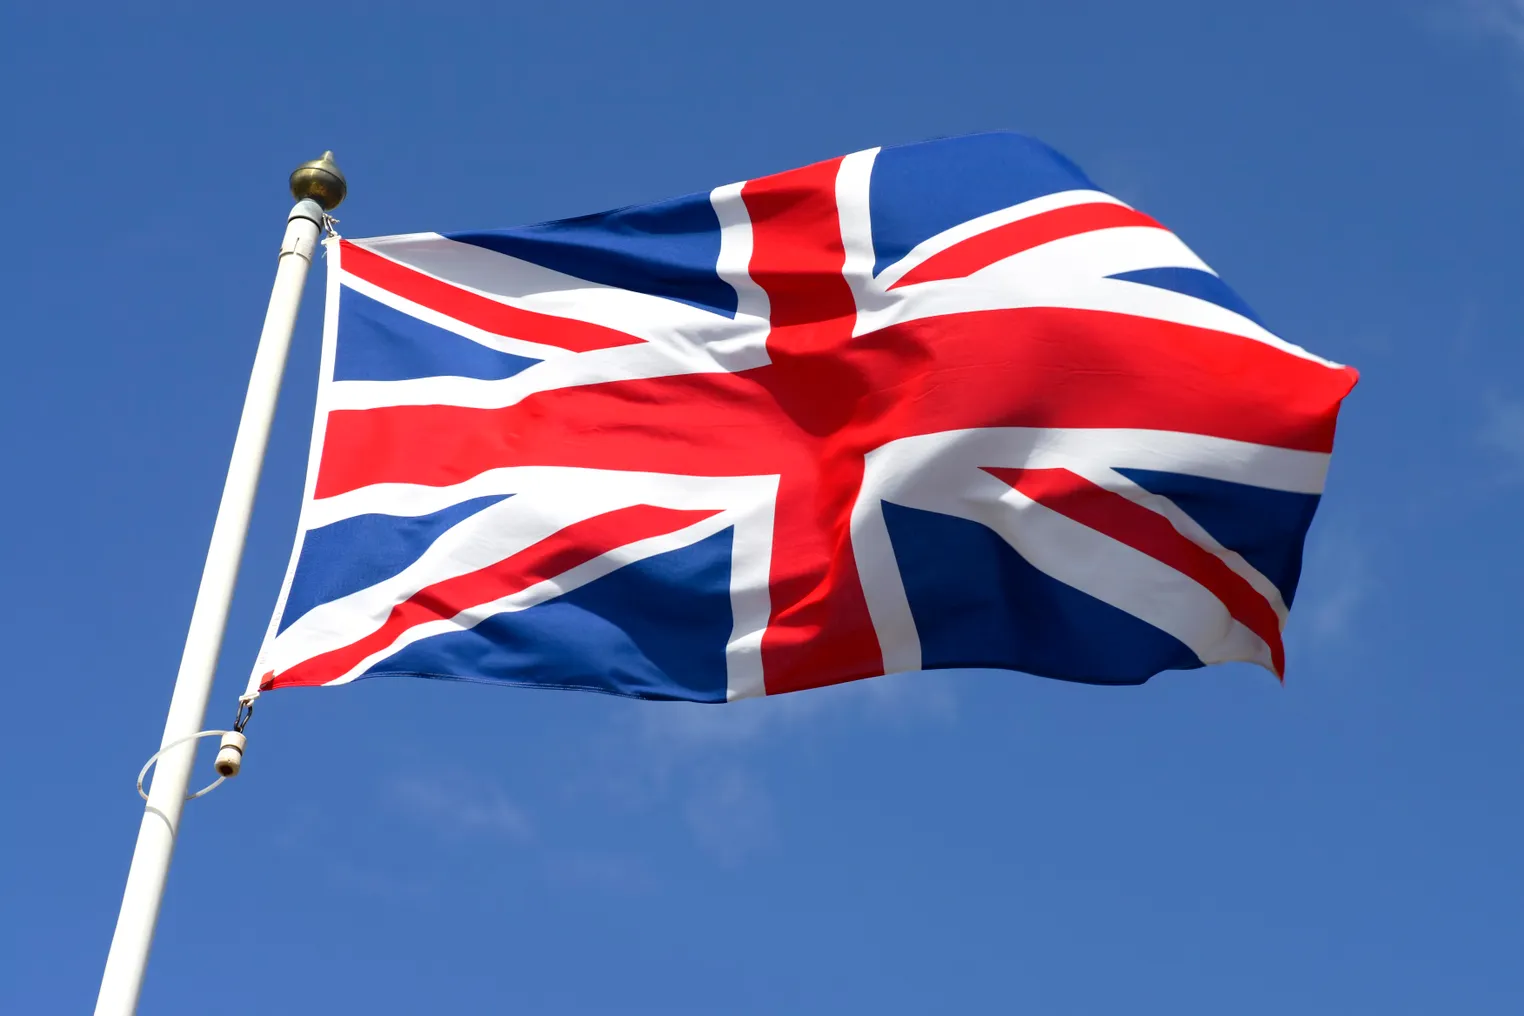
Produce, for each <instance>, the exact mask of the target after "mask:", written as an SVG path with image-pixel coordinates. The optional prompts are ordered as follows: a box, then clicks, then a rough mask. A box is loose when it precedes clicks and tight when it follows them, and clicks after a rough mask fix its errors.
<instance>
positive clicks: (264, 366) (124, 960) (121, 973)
mask: <svg viewBox="0 0 1524 1016" xmlns="http://www.w3.org/2000/svg"><path fill="white" fill-rule="evenodd" d="M345 189H346V185H345V181H344V175H343V174H342V173H341V172H339V167H338V166H336V165H334V163H333V153H332V152H325V153H324V154H323V158H322V159H315V160H313V161H312V162H307V163H303V164H302V165H301V166H299V167H297V169H296V172H294V173H292V174H291V193H292V195H293V196H294V197H295V198H296V199H297V202H296V206H295V207H294V208H292V209H291V214H290V215H289V216H288V217H287V219H286V238H285V240H284V241H283V242H282V243H281V247H280V262H279V265H278V267H277V268H276V270H275V288H274V289H273V290H272V291H271V293H270V305H269V308H268V309H267V310H266V311H265V325H264V329H263V330H262V331H261V332H260V333H259V348H258V351H257V352H256V353H255V354H254V370H253V372H252V374H251V375H250V377H249V391H248V394H247V395H246V396H245V398H244V403H243V416H242V417H241V418H240V419H239V421H238V436H237V438H235V439H234V441H233V457H232V461H231V462H229V463H228V475H227V482H226V483H225V484H224V485H223V488H222V502H221V504H219V505H218V506H217V521H216V524H215V525H213V527H212V542H211V546H210V547H209V548H208V550H207V554H206V566H205V567H204V568H203V569H202V572H201V587H200V589H198V590H197V592H196V606H195V609H194V610H192V612H191V621H190V630H189V632H187V634H186V636H185V651H184V653H183V654H182V655H181V657H180V672H179V675H178V676H177V677H176V678H175V690H174V695H173V696H172V697H171V699H170V702H169V716H168V717H167V718H166V719H165V721H164V737H163V739H162V740H161V741H160V747H161V748H162V747H163V746H164V745H167V744H170V743H171V742H173V741H175V740H177V739H179V738H184V737H188V736H189V735H192V734H195V733H196V732H197V731H199V730H200V729H201V724H202V722H203V720H204V719H205V717H206V703H207V699H208V698H209V697H210V696H211V692H212V678H213V677H214V676H215V674H216V670H217V656H218V654H219V652H220V651H221V649H222V634H223V630H224V629H225V628H226V627H227V619H228V606H229V604H230V603H231V602H232V599H233V586H234V584H235V582H236V581H237V579H238V565H239V561H240V560H241V558H242V557H243V545H244V538H245V537H246V536H247V535H248V532H249V516H250V515H251V514H252V512H253V510H254V492H255V489H256V488H257V487H258V486H259V472H260V467H261V466H262V465H263V464H264V457H265V445H266V444H267V443H268V441H269V438H270V423H271V420H272V419H273V418H274V416H275V403H276V400H277V399H278V398H279V396H280V382H281V375H282V374H283V373H284V372H285V367H286V354H287V352H288V351H289V350H290V348H291V332H292V330H293V329H294V328H295V327H296V312H297V309H298V306H299V305H300V304H301V300H302V289H303V287H304V286H305V284H306V281H307V269H308V267H309V266H310V265H311V263H312V253H313V251H314V250H315V249H316V246H317V239H318V234H319V233H320V232H321V230H322V227H323V220H324V215H325V213H326V212H327V211H329V210H332V209H333V208H335V207H337V206H338V204H339V202H340V201H342V200H344V194H345ZM198 743H199V742H197V741H187V742H186V743H184V744H181V745H179V746H178V747H175V748H171V749H169V750H168V751H165V752H164V753H163V754H162V755H161V756H160V757H159V764H158V769H157V771H156V772H155V774H154V778H153V785H152V787H151V789H150V790H149V793H148V805H147V807H146V808H144V810H143V822H142V825H141V826H140V827H139V828H138V842H137V847H136V848H135V849H134V850H133V853H132V867H131V869H130V870H129V871H128V873H127V888H126V890H125V891H124V892H123V894H122V909H121V913H120V914H119V915H118V916H117V919H116V933H115V934H114V935H112V937H111V952H110V953H109V954H108V955H107V957H106V971H105V974H104V975H103V976H102V977H101V990H100V994H99V996H97V998H96V1002H95V1016H131V1014H132V1013H133V1012H134V1011H135V1010H136V1009H137V1004H138V993H139V991H140V990H141V989H142V986H143V973H144V971H145V970H146V968H147V966H148V952H149V949H150V947H151V946H152V944H153V932H154V925H155V923H156V922H157V921H158V918H159V903H160V902H161V901H162V900H163V898H164V881H165V879H166V878H167V877H168V875H169V861H170V857H171V855H172V854H173V853H174V849H175V837H176V834H177V833H178V832H179V828H180V812H181V809H182V808H183V807H184V805H185V799H186V798H185V793H186V789H187V788H188V787H189V785H190V776H191V767H192V765H193V764H194V762H195V760H196V745H197V744H198Z"/></svg>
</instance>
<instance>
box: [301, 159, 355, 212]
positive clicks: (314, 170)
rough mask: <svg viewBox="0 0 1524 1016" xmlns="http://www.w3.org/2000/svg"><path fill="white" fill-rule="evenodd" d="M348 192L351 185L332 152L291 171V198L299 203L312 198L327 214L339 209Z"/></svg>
mask: <svg viewBox="0 0 1524 1016" xmlns="http://www.w3.org/2000/svg"><path fill="white" fill-rule="evenodd" d="M348 191H349V185H348V184H347V183H346V182H345V180H344V173H343V171H342V170H340V169H339V164H338V163H336V162H334V161H333V153H332V152H324V153H323V157H322V158H321V159H311V160H309V161H307V162H304V163H302V164H301V165H300V166H297V167H296V168H295V169H293V170H292V171H291V196H292V197H294V198H296V200H298V201H301V200H302V199H303V198H311V199H312V200H313V201H316V202H317V203H318V205H319V206H320V207H321V208H322V209H323V211H325V212H331V211H333V210H334V209H335V208H337V207H339V203H340V202H342V201H343V200H344V195H345V194H346V193H348Z"/></svg>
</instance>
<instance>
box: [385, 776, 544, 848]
mask: <svg viewBox="0 0 1524 1016" xmlns="http://www.w3.org/2000/svg"><path fill="white" fill-rule="evenodd" d="M388 797H389V798H390V800H391V802H392V803H393V804H394V805H395V806H396V807H397V808H398V809H400V810H401V811H402V812H403V813H404V814H406V815H407V816H408V817H409V818H411V819H413V820H414V821H416V822H419V823H422V824H424V825H427V826H429V827H431V828H432V829H434V830H435V831H436V832H438V833H439V834H440V835H442V836H445V837H446V838H450V839H460V838H467V837H488V838H493V839H501V840H508V841H511V842H515V843H524V842H527V841H528V840H529V839H530V838H531V837H532V836H533V832H534V830H533V827H532V826H531V824H530V821H529V817H528V816H527V815H526V814H525V813H524V811H523V810H522V809H520V808H519V807H518V806H517V805H515V804H514V803H513V802H512V801H511V800H509V799H508V796H507V795H506V794H504V793H503V792H502V790H501V789H499V788H498V787H495V786H491V785H487V784H482V783H477V782H474V781H472V780H470V779H467V778H463V777H441V776H431V777H424V776H406V777H402V778H400V779H398V780H395V781H394V782H393V783H392V784H391V786H390V787H389V788H388Z"/></svg>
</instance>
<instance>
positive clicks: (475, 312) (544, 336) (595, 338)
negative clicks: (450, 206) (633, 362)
mask: <svg viewBox="0 0 1524 1016" xmlns="http://www.w3.org/2000/svg"><path fill="white" fill-rule="evenodd" d="M342 247H343V253H342V255H341V260H340V262H339V263H340V265H341V266H342V267H343V269H344V271H346V272H348V273H349V274H350V275H353V276H354V277H355V278H357V279H364V280H365V281H366V282H369V283H371V284H372V285H375V286H379V287H380V288H382V289H384V290H386V291H387V292H388V293H396V294H397V295H398V296H400V297H402V298H403V299H404V300H411V301H412V302H413V303H416V304H419V305H421V306H424V307H427V308H429V309H430V310H435V311H438V312H439V313H441V314H444V315H445V316H447V317H452V318H454V319H455V320H456V321H460V322H463V323H464V324H468V325H471V326H472V327H474V328H480V329H481V330H482V331H484V332H491V333H492V334H494V335H502V336H504V337H506V338H512V339H520V340H522V341H524V342H538V343H540V344H541V345H545V346H555V347H557V348H559V349H566V350H570V351H571V352H573V353H586V352H588V351H589V350H593V349H612V348H613V347H615V346H629V345H633V344H634V343H637V342H644V341H645V340H644V339H641V338H639V337H637V336H634V335H630V334H629V333H627V332H621V331H618V330H617V329H614V328H605V327H604V326H602V325H594V324H588V323H587V322H586V321H575V320H573V319H571V318H563V317H556V316H555V315H552V314H539V313H536V312H535V311H529V310H522V309H520V308H518V307H510V306H508V305H507V304H505V303H499V302H498V301H496V300H490V299H488V298H487V297H485V296H482V295H480V294H478V293H473V292H471V291H470V290H466V289H461V288H460V287H458V286H452V285H450V284H449V283H448V282H444V281H442V280H440V279H436V278H434V277H433V276H432V275H425V274H424V273H422V272H419V271H416V270H414V269H412V268H409V267H407V266H406V265H402V264H399V263H398V262H396V261H392V260H390V259H389V258H384V257H382V256H381V255H379V254H377V253H375V252H374V251H371V250H367V249H366V248H364V247H360V246H358V245H356V244H353V243H351V242H349V241H348V240H345V241H343V242H342Z"/></svg>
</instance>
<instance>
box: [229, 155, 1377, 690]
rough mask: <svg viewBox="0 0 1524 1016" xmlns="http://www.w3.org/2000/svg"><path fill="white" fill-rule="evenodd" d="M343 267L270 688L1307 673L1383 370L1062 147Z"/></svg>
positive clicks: (628, 212)
mask: <svg viewBox="0 0 1524 1016" xmlns="http://www.w3.org/2000/svg"><path fill="white" fill-rule="evenodd" d="M327 250H328V263H329V275H328V294H327V316H326V324H325V330H324V342H323V359H322V381H321V387H320V391H319V395H318V404H317V416H316V423H315V426H314V433H313V440H312V452H311V458H310V465H309V472H308V478H307V487H306V494H305V498H304V501H303V506H302V513H301V521H300V527H299V533H298V536H297V541H296V548H295V551H294V553H293V555H292V559H291V565H290V568H289V569H288V572H287V576H286V580H285V585H284V587H283V590H282V592H281V596H280V600H279V602H278V604H277V606H276V610H275V617H274V619H273V620H272V622H271V625H270V630H269V633H268V635H267V637H266V640H265V643H264V645H263V647H262V649H261V652H260V656H259V660H258V662H257V664H256V670H255V674H256V675H257V677H258V680H259V687H260V688H262V689H270V688H278V687H284V686H288V685H320V684H342V683H345V682H348V681H353V680H355V679H357V678H363V677H375V676H381V675H412V676H420V677H439V678H454V679H463V680H477V681H492V682H502V683H506V684H515V685H530V686H536V687H550V688H580V689H587V690H596V691H603V692H611V693H615V694H621V695H629V696H635V697H640V698H652V699H688V700H697V701H706V702H722V701H726V700H728V699H735V698H741V697H745V696H752V695H762V694H777V693H779V692H787V691H795V690H798V689H802V688H810V687H816V686H821V685H827V684H833V683H837V682H841V681H849V680H853V679H856V678H863V677H871V676H874V675H878V674H883V673H888V672H895V671H906V670H918V669H933V668H945V667H992V668H1005V669H1011V670H1020V671H1026V672H1029V673H1032V674H1037V675H1042V676H1046V677H1053V678H1061V679H1065V680H1072V681H1088V682H1096V683H1107V684H1132V683H1139V682H1142V681H1145V680H1147V679H1148V678H1149V677H1150V676H1152V675H1153V674H1155V673H1158V672H1159V671H1162V670H1167V669H1178V668H1190V667H1199V666H1201V665H1203V664H1209V663H1216V662H1220V661H1226V660H1246V661H1252V662H1255V663H1259V664H1262V665H1263V666H1265V667H1267V668H1268V669H1270V670H1271V671H1273V672H1274V673H1276V674H1277V675H1279V674H1281V673H1282V672H1283V670H1284V650H1283V647H1282V640H1281V632H1282V629H1283V628H1284V626H1285V623H1286V615H1287V609H1288V607H1289V605H1290V604H1291V600H1292V595H1293V593H1294V592H1295V589H1296V584H1297V578H1298V575H1299V572H1300V568H1301V553H1302V542H1303V539H1304V536H1305V534H1306V531H1307V527H1308V525H1309V524H1310V522H1311V520H1312V515H1313V511H1314V510H1315V508H1316V506H1317V503H1318V498H1319V496H1320V493H1321V491H1322V488H1323V480H1324V474H1325V472H1326V470H1327V467H1328V461H1329V455H1330V452H1331V450H1332V443H1333V436H1334V421H1335V416H1336V414H1337V411H1338V406H1339V403H1340V401H1341V400H1342V399H1343V397H1344V396H1345V395H1346V394H1347V393H1348V392H1349V390H1350V389H1351V387H1352V386H1353V385H1354V383H1355V380H1356V373H1355V371H1354V370H1353V369H1351V368H1349V367H1344V366H1340V365H1338V364H1335V363H1331V362H1329V361H1327V360H1323V359H1320V358H1319V357H1317V356H1314V355H1312V354H1310V353H1308V352H1306V351H1305V350H1303V349H1301V348H1299V347H1298V346H1295V345H1292V344H1291V343H1288V342H1286V341H1284V340H1283V339H1281V338H1279V337H1277V336H1276V335H1274V334H1272V333H1271V332H1270V331H1268V330H1267V329H1266V328H1265V326H1264V325H1263V324H1262V323H1261V322H1260V320H1259V319H1258V318H1257V317H1256V316H1255V315H1254V313H1253V312H1252V311H1251V310H1250V309H1249V308H1248V307H1247V306H1245V305H1244V303H1243V302H1242V301H1241V300H1240V299H1239V298H1238V297H1237V296H1236V295H1235V294H1234V293H1233V292H1232V291H1231V290H1230V289H1228V287H1227V286H1226V285H1224V284H1223V282H1222V281H1221V280H1220V279H1219V278H1218V276H1217V275H1216V274H1215V273H1213V271H1212V270H1211V269H1210V268H1208V267H1207V266H1206V264H1204V263H1203V262H1202V261H1201V260H1200V259H1199V258H1197V256H1196V255H1195V254H1193V253H1192V252H1191V251H1190V250H1189V249H1188V248H1187V247H1186V246H1185V244H1183V243H1182V242H1181V241H1180V240H1179V239H1177V238H1176V237H1175V236H1174V235H1173V234H1172V233H1170V232H1168V231H1167V230H1166V229H1164V228H1163V227H1162V226H1160V225H1159V224H1158V223H1157V222H1155V221H1154V220H1153V219H1151V218H1149V217H1148V216H1147V215H1144V214H1143V213H1141V212H1138V211H1136V210H1134V209H1132V208H1130V207H1129V206H1127V205H1126V204H1124V203H1122V202H1121V201H1119V200H1117V199H1116V198H1114V197H1112V196H1110V195H1109V194H1106V193H1105V192H1103V191H1101V190H1100V189H1099V188H1097V187H1096V185H1095V184H1093V183H1092V182H1091V181H1090V180H1089V179H1088V178H1087V177H1086V176H1085V175H1084V174H1083V173H1082V172H1081V171H1080V170H1079V169H1078V168H1077V167H1075V166H1074V165H1073V164H1072V163H1070V162H1069V161H1068V160H1066V159H1065V158H1064V157H1062V156H1061V155H1059V154H1057V153H1056V152H1054V151H1053V150H1051V149H1049V148H1047V147H1046V146H1044V145H1042V144H1040V143H1039V142H1036V141H1033V140H1031V139H1029V138H1026V137H1022V136H1020V135H1015V134H1006V133H995V134H981V135H974V136H970V137H963V138H953V139H946V140H939V141H932V142H927V143H924V144H915V145H906V146H901V147H894V148H883V149H872V150H869V151H864V152H857V153H855V154H852V155H848V156H845V157H842V158H838V159H831V160H829V161H826V162H821V163H817V164H815V165H812V166H806V167H804V168H802V169H796V170H792V171H789V172H785V173H779V174H777V175H774V176H767V177H762V178H760V179H756V180H749V181H746V182H743V183H738V184H732V185H730V186H725V187H719V188H716V189H715V190H713V191H711V192H710V193H708V194H696V195H691V196H689V197H684V198H678V199H676V200H672V201H667V202H663V203H659V204H652V205H642V206H634V207H629V208H622V209H618V210H616V211H612V212H606V213H603V214H599V215H589V216H584V217H581V218H576V219H567V220H563V221H558V222H550V223H545V224H542V225H537V226H528V227H522V228H516V229H505V230H495V231H487V232H474V233H450V234H439V233H416V234H410V235H405V236H391V237H382V238H379V239H371V240H357V241H351V240H343V241H338V240H330V241H329V245H328V248H327Z"/></svg>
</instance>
